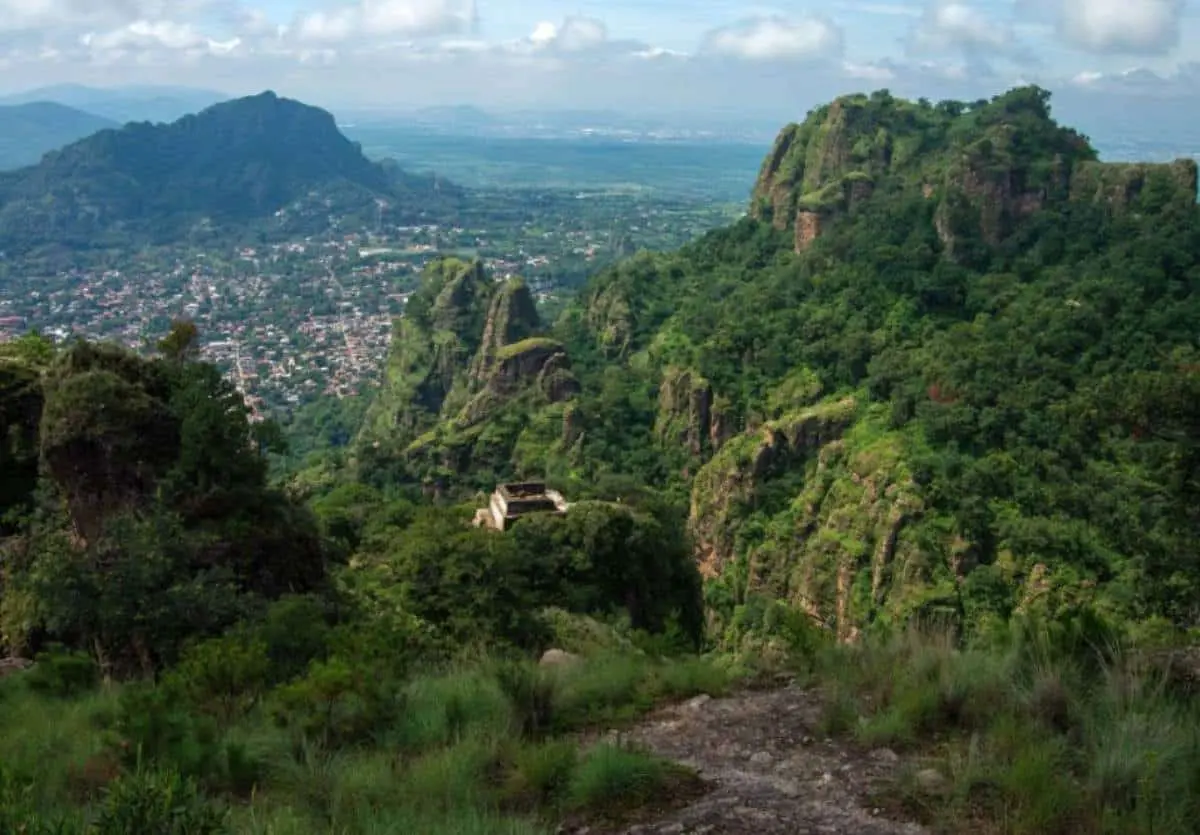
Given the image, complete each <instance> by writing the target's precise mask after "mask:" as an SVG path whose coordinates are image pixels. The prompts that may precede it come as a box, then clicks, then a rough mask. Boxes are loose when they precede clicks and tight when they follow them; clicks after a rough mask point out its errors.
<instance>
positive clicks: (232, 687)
mask: <svg viewBox="0 0 1200 835" xmlns="http://www.w3.org/2000/svg"><path fill="white" fill-rule="evenodd" d="M269 672H270V660H269V659H268V657H267V645H266V643H265V642H263V641H261V640H256V639H254V638H251V637H249V636H247V635H245V634H243V633H231V634H229V635H224V636H222V637H220V638H212V639H210V640H207V641H202V642H200V643H198V644H193V645H192V646H190V647H188V648H187V650H185V651H184V653H183V657H182V658H181V659H180V661H179V664H178V666H176V668H175V669H174V670H172V671H171V672H170V673H169V674H168V675H167V676H166V681H167V682H169V685H168V686H174V687H177V688H178V689H179V691H180V692H182V693H184V694H186V696H187V698H188V700H189V701H190V702H191V703H192V704H194V705H195V706H196V707H198V708H200V709H201V710H203V711H204V712H206V713H209V714H211V715H214V716H216V717H217V718H219V719H220V720H222V721H223V722H226V723H228V722H230V721H232V720H233V719H234V718H236V717H238V716H241V715H244V714H245V713H247V712H248V711H249V710H250V709H251V708H252V707H254V705H255V704H257V702H258V700H259V698H260V697H261V696H262V694H263V691H264V690H265V689H266V687H267V680H268V675H269Z"/></svg>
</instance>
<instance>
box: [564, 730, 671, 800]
mask: <svg viewBox="0 0 1200 835" xmlns="http://www.w3.org/2000/svg"><path fill="white" fill-rule="evenodd" d="M668 777H669V770H668V768H667V765H666V763H664V762H662V761H661V760H656V759H654V758H653V757H651V756H649V755H647V754H643V753H641V752H640V751H634V750H631V749H628V748H622V747H619V746H616V745H609V744H604V745H598V746H596V747H595V748H593V749H592V750H591V751H589V752H588V754H587V756H586V757H584V759H583V760H582V762H580V763H579V766H578V768H576V770H575V774H574V776H573V777H572V779H571V785H570V805H571V806H572V807H573V808H576V809H592V810H596V811H608V810H612V809H613V807H633V806H640V805H642V804H645V803H647V802H649V801H650V800H651V799H653V798H654V796H655V795H656V794H657V793H658V792H659V790H660V789H662V788H663V787H664V785H665V784H666V782H667V779H668Z"/></svg>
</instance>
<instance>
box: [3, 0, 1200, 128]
mask: <svg viewBox="0 0 1200 835" xmlns="http://www.w3.org/2000/svg"><path fill="white" fill-rule="evenodd" d="M58 83H86V84H91V85H96V86H106V85H118V84H130V83H138V84H147V83H155V84H179V85H188V86H195V87H203V88H207V89H214V90H218V91H221V92H225V93H229V94H234V95H240V94H246V93H252V92H258V91H261V90H263V89H273V90H275V91H276V92H278V93H280V94H282V95H289V96H294V97H296V98H301V99H304V100H309V101H313V102H314V103H321V104H324V105H326V106H328V105H330V104H337V105H340V106H343V107H346V106H354V107H380V108H388V107H409V106H424V105H432V104H474V105H478V106H482V107H488V108H492V109H501V110H503V109H507V108H529V107H540V108H547V109H554V108H580V109H583V108H587V109H598V108H604V109H619V110H622V111H625V112H629V113H654V112H660V113H662V112H693V111H697V110H702V111H709V112H714V113H716V112H720V113H728V114H732V115H734V116H736V115H737V114H742V113H744V114H747V115H749V114H760V113H761V114H766V113H773V112H776V111H781V110H794V109H796V108H798V107H801V106H809V105H811V104H812V103H815V102H818V101H823V100H825V99H828V98H830V97H832V96H833V95H836V94H839V93H843V92H851V91H857V90H871V89H877V88H882V87H886V88H889V89H891V90H892V91H893V92H896V93H899V94H902V95H914V96H915V95H924V96H928V97H930V98H940V97H947V96H956V97H977V96H980V95H986V94H991V93H996V92H1000V91H1001V90H1003V89H1005V88H1007V87H1011V86H1014V85H1016V84H1020V83H1040V84H1044V85H1045V86H1048V87H1051V88H1052V89H1078V90H1091V91H1105V90H1110V89H1111V90H1123V91H1130V90H1133V91H1135V92H1138V94H1148V95H1150V94H1171V95H1187V96H1192V97H1197V96H1200V0H777V2H766V3H761V4H760V3H758V2H754V0H744V2H743V1H740V0H603V1H601V0H0V92H15V91H18V90H21V89H26V88H30V87H37V86H41V85H48V84H58Z"/></svg>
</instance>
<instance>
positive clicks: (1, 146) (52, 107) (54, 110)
mask: <svg viewBox="0 0 1200 835" xmlns="http://www.w3.org/2000/svg"><path fill="white" fill-rule="evenodd" d="M115 127H117V123H116V122H113V121H112V120H110V119H105V118H104V117H102V116H95V115H93V114H91V113H85V112H84V111H82V110H76V109H75V108H73V107H67V106H65V105H61V104H57V103H55V102H49V101H42V102H30V103H29V104H18V105H9V106H0V169H8V168H20V167H22V166H25V165H33V164H34V163H36V162H37V161H38V160H40V159H41V158H42V155H43V154H45V153H46V152H47V151H53V150H54V149H55V148H60V147H62V146H63V145H66V144H67V143H69V142H74V141H75V140H77V139H82V138H83V137H85V136H90V135H91V134H93V133H95V132H96V131H100V130H104V129H105V128H115Z"/></svg>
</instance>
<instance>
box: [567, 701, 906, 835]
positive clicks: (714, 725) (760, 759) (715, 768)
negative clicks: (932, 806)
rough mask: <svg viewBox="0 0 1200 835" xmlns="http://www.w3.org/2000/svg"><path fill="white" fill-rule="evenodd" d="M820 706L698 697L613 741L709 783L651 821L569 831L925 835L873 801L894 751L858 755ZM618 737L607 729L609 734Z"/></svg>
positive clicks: (889, 772) (893, 765) (577, 834)
mask: <svg viewBox="0 0 1200 835" xmlns="http://www.w3.org/2000/svg"><path fill="white" fill-rule="evenodd" d="M820 711H821V702H820V697H819V696H818V694H816V693H815V692H813V691H807V690H803V689H801V688H798V687H796V686H794V685H791V686H787V687H784V688H782V689H776V690H766V691H751V692H747V693H741V694H738V695H735V696H731V697H729V698H722V699H710V698H709V697H707V696H699V697H697V698H695V699H692V700H691V701H689V702H687V703H685V704H681V705H675V706H673V707H669V708H666V709H663V710H661V711H659V712H657V713H655V714H652V715H651V716H649V717H648V718H647V719H646V720H644V721H642V722H641V723H639V724H637V725H636V726H633V727H632V728H629V729H627V730H624V731H622V732H620V734H619V735H617V736H618V737H619V739H620V741H622V742H626V743H632V744H635V745H639V746H642V747H644V748H646V749H648V750H649V751H650V752H652V753H654V754H656V755H658V756H660V757H663V758H665V759H669V760H673V761H675V762H677V763H679V764H681V765H684V766H687V767H688V768H691V769H694V770H695V771H696V772H697V773H698V774H699V776H700V777H701V779H703V780H704V781H705V782H706V783H707V784H708V787H709V791H708V792H707V793H705V794H703V795H702V796H700V797H698V798H694V799H691V800H688V801H687V802H686V803H685V804H684V805H682V806H680V807H679V808H677V809H675V810H673V811H670V812H665V813H661V814H660V815H659V816H656V817H655V819H654V820H652V821H649V822H645V821H643V822H641V823H638V824H634V825H628V826H624V827H622V828H619V829H607V828H602V827H595V826H592V827H586V826H584V827H579V828H573V827H572V828H568V829H567V830H566V831H568V832H572V833H573V835H616V834H617V833H620V835H634V834H635V833H645V834H646V835H649V833H681V834H682V833H693V835H701V833H707V834H708V835H725V833H728V835H783V834H784V833H787V835H809V833H811V834H812V835H818V833H819V834H820V835H843V834H844V835H851V834H853V835H924V833H927V831H928V830H926V829H925V828H924V827H922V826H919V825H918V824H915V823H911V822H905V821H899V820H893V819H889V818H888V814H889V813H888V811H887V810H884V809H882V808H879V807H878V806H875V805H873V804H872V803H871V801H870V797H871V795H872V794H873V793H874V792H876V791H878V790H879V789H881V788H883V787H885V786H886V785H888V784H889V783H890V782H891V780H892V779H894V777H895V775H896V772H897V769H898V768H899V767H900V765H901V763H900V758H899V757H898V756H897V755H896V754H895V753H894V752H892V751H890V750H887V749H881V750H876V751H863V750H860V749H855V748H853V747H851V746H848V745H846V744H845V743H841V742H837V741H833V740H827V739H825V738H824V737H823V736H822V735H821V734H820V733H819V732H818V730H817V729H818V727H819V722H820V715H821V713H820ZM614 735H615V734H613V733H610V737H611V736H614Z"/></svg>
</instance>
